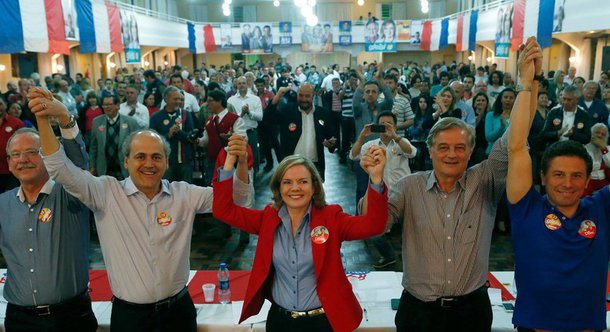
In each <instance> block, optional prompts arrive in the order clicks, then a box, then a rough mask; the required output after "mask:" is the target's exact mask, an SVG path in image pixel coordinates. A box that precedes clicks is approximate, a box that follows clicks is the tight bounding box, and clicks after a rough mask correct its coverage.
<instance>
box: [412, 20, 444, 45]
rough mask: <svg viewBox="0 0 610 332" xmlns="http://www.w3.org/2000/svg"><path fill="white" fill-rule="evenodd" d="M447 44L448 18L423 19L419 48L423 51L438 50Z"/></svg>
mask: <svg viewBox="0 0 610 332" xmlns="http://www.w3.org/2000/svg"><path fill="white" fill-rule="evenodd" d="M448 45H449V19H448V18H444V19H442V20H434V21H425V22H424V27H423V29H422V36H421V44H420V46H419V47H420V48H421V49H422V50H424V51H438V50H442V49H444V48H446V47H447V46H448Z"/></svg>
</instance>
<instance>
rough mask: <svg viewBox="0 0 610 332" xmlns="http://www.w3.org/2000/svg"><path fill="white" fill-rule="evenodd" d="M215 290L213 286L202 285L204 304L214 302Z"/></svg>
mask: <svg viewBox="0 0 610 332" xmlns="http://www.w3.org/2000/svg"><path fill="white" fill-rule="evenodd" d="M215 290H216V285H215V284H204V285H203V297H204V300H205V302H214V291H215Z"/></svg>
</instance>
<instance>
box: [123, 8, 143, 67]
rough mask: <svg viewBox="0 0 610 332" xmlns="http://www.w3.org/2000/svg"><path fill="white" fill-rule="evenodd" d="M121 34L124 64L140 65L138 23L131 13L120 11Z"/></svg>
mask: <svg viewBox="0 0 610 332" xmlns="http://www.w3.org/2000/svg"><path fill="white" fill-rule="evenodd" d="M120 13H121V34H122V35H123V45H124V46H125V62H126V63H128V64H136V63H140V61H141V60H140V36H139V33H138V21H137V20H136V14H135V13H134V12H132V11H127V10H121V12H120Z"/></svg>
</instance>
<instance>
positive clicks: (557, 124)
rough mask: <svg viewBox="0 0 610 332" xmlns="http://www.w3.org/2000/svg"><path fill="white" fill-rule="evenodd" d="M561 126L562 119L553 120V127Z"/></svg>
mask: <svg viewBox="0 0 610 332" xmlns="http://www.w3.org/2000/svg"><path fill="white" fill-rule="evenodd" d="M560 124H561V119H553V125H554V126H559V125H560Z"/></svg>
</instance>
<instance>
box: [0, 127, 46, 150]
mask: <svg viewBox="0 0 610 332" xmlns="http://www.w3.org/2000/svg"><path fill="white" fill-rule="evenodd" d="M24 134H30V135H32V136H34V137H35V138H36V140H37V141H38V145H40V134H39V133H38V130H36V129H34V128H26V127H24V128H19V129H17V130H16V131H15V132H14V133H13V135H11V137H9V139H8V141H7V142H6V155H7V156H8V155H9V154H11V151H10V149H9V147H10V146H11V143H12V142H13V140H14V139H15V137H17V136H19V135H24Z"/></svg>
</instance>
